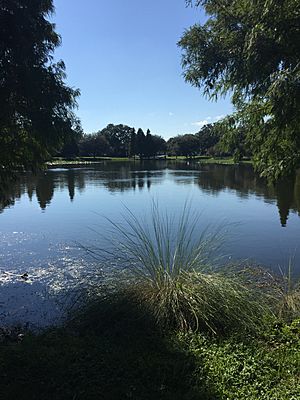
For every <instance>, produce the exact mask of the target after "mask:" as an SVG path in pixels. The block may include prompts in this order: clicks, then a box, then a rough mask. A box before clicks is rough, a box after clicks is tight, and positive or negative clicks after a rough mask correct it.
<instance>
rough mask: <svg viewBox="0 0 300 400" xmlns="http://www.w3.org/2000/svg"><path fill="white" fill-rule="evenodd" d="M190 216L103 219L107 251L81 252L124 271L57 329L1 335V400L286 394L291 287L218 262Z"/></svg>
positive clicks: (212, 240)
mask: <svg viewBox="0 0 300 400" xmlns="http://www.w3.org/2000/svg"><path fill="white" fill-rule="evenodd" d="M159 210H160V211H159ZM199 221H200V220H199V219H198V218H197V216H196V215H194V214H193V213H191V212H190V211H189V210H188V208H187V206H185V208H184V209H183V213H182V215H181V216H180V218H179V219H175V218H173V217H172V216H170V215H169V214H167V213H162V212H161V209H159V208H158V207H157V205H155V204H154V205H153V208H152V213H151V218H150V219H148V220H146V219H145V220H141V219H139V218H137V217H136V216H135V215H134V214H132V213H131V212H130V210H127V212H126V213H125V214H124V221H123V223H122V224H115V223H114V222H113V221H111V224H112V231H111V234H110V235H109V239H108V240H109V241H110V243H111V249H107V250H105V251H103V250H102V249H101V248H100V249H98V248H94V247H93V248H89V249H87V250H88V251H89V252H90V254H91V255H93V256H94V257H96V258H97V259H98V260H99V262H100V261H101V262H102V263H104V262H105V263H111V262H114V263H115V262H116V259H115V254H118V255H119V257H118V263H119V265H120V266H123V269H122V270H121V271H120V273H118V274H117V275H114V276H113V279H111V280H107V281H105V282H104V283H103V284H102V285H99V286H96V287H95V288H94V289H93V290H91V291H90V292H89V293H88V294H87V295H86V296H85V297H84V298H86V301H85V303H84V304H82V306H81V307H80V308H79V309H77V310H76V311H74V310H73V312H72V314H70V315H69V318H68V319H67V320H66V322H65V324H64V326H63V327H56V328H55V327H54V328H51V329H49V330H47V331H45V332H42V333H39V334H33V333H25V337H24V338H23V337H22V336H20V335H18V336H16V337H14V338H11V337H10V336H9V335H7V337H2V343H1V344H0V374H1V378H2V379H1V383H0V394H1V395H2V396H3V398H6V399H8V400H9V399H15V398H22V399H41V398H42V399H52V398H55V399H74V398H78V399H97V398H99V397H100V398H103V399H121V398H122V399H123V398H128V399H142V400H143V399H155V398H160V399H195V400H196V399H199V398H201V399H204V400H213V399H214V400H215V399H220V400H222V399H230V400H231V399H232V400H236V399H238V400H239V399H243V400H244V399H245V400H246V399H247V400H249V399H250V400H252V399H253V400H254V399H267V400H269V399H270V400H296V399H297V396H298V393H299V389H300V377H299V366H300V319H299V317H300V314H299V312H300V309H299V304H298V303H297V302H293V303H291V301H290V299H292V298H293V299H297V298H298V297H297V296H299V287H298V286H297V285H296V286H292V285H291V284H289V285H288V286H286V283H289V279H290V274H289V275H288V276H286V277H285V279H283V280H280V279H275V278H274V277H273V276H272V275H271V274H269V273H268V272H266V271H263V270H259V269H257V268H256V269H253V268H250V267H246V266H239V267H235V266H232V265H231V266H227V267H226V268H225V267H224V266H223V267H222V266H221V265H222V257H220V256H219V251H220V249H221V245H222V234H220V233H217V234H215V233H212V232H211V231H209V230H203V234H202V235H201V236H200V238H199V239H196V240H195V239H192V238H193V237H195V236H194V234H193V233H194V230H195V229H196V228H197V227H198V225H199ZM114 233H118V235H117V236H114ZM81 298H83V296H82V295H81ZM287 300H288V301H287ZM283 304H285V306H284V312H283V308H282V305H283ZM297 304H298V305H297Z"/></svg>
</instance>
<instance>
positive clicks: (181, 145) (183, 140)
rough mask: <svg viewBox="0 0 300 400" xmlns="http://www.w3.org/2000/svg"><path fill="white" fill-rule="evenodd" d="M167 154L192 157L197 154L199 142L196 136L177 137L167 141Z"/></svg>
mask: <svg viewBox="0 0 300 400" xmlns="http://www.w3.org/2000/svg"><path fill="white" fill-rule="evenodd" d="M168 149H169V154H172V153H171V152H172V151H174V153H175V154H174V155H176V156H178V155H181V156H185V157H193V156H195V155H196V154H198V153H199V140H198V138H197V136H196V135H192V134H186V135H178V136H175V137H174V138H171V139H169V141H168Z"/></svg>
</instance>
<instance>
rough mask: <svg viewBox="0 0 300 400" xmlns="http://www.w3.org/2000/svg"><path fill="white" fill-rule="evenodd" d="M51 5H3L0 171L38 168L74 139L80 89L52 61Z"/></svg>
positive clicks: (19, 0)
mask: <svg viewBox="0 0 300 400" xmlns="http://www.w3.org/2000/svg"><path fill="white" fill-rule="evenodd" d="M53 11H54V7H53V2H52V0H1V1H0V20H1V23H0V171H2V172H5V171H6V172H7V171H8V170H14V169H17V168H22V167H24V168H32V169H33V168H37V167H39V166H40V165H41V163H42V162H44V161H45V160H46V159H47V158H48V157H49V156H50V155H51V154H52V153H53V152H57V151H58V150H59V149H61V148H62V146H63V145H64V143H65V142H67V141H70V139H71V138H72V137H73V136H74V134H80V133H81V127H80V123H79V120H78V119H77V118H76V116H75V115H74V113H73V110H74V107H75V106H76V98H77V97H78V96H79V90H77V89H72V88H70V87H68V86H67V85H66V84H65V82H64V80H65V78H66V75H65V65H64V63H63V62H62V61H59V62H57V63H54V62H53V53H54V50H55V48H56V47H57V46H59V45H60V43H61V39H60V36H59V35H58V34H57V33H56V32H55V25H54V24H52V23H50V22H49V20H48V19H47V18H48V17H49V16H50V15H51V14H52V13H53Z"/></svg>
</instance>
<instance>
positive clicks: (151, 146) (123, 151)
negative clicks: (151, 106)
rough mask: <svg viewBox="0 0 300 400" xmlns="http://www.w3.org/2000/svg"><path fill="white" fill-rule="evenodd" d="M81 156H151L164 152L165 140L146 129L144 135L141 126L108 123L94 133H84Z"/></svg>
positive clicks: (81, 141) (80, 145)
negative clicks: (136, 128) (137, 127)
mask: <svg viewBox="0 0 300 400" xmlns="http://www.w3.org/2000/svg"><path fill="white" fill-rule="evenodd" d="M79 148H80V155H82V156H93V157H96V156H109V157H135V156H139V157H140V158H151V157H155V156H156V155H158V154H162V153H165V151H166V141H165V140H164V139H163V138H162V137H161V136H158V135H152V134H151V132H150V130H149V129H148V130H147V134H146V135H145V134H144V132H143V130H142V129H141V128H139V129H138V131H137V132H136V131H135V128H131V127H130V126H127V125H123V124H119V125H114V124H109V125H107V127H106V128H104V129H102V130H101V131H99V132H97V133H95V134H88V135H84V136H83V137H82V138H81V140H80V142H79Z"/></svg>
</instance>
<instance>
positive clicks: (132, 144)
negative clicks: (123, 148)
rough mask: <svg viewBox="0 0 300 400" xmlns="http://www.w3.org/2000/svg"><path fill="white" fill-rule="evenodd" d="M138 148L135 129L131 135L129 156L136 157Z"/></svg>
mask: <svg viewBox="0 0 300 400" xmlns="http://www.w3.org/2000/svg"><path fill="white" fill-rule="evenodd" d="M136 150H137V149H136V132H135V129H133V130H132V132H131V136H130V144H129V157H135V155H136V153H137V151H136Z"/></svg>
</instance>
